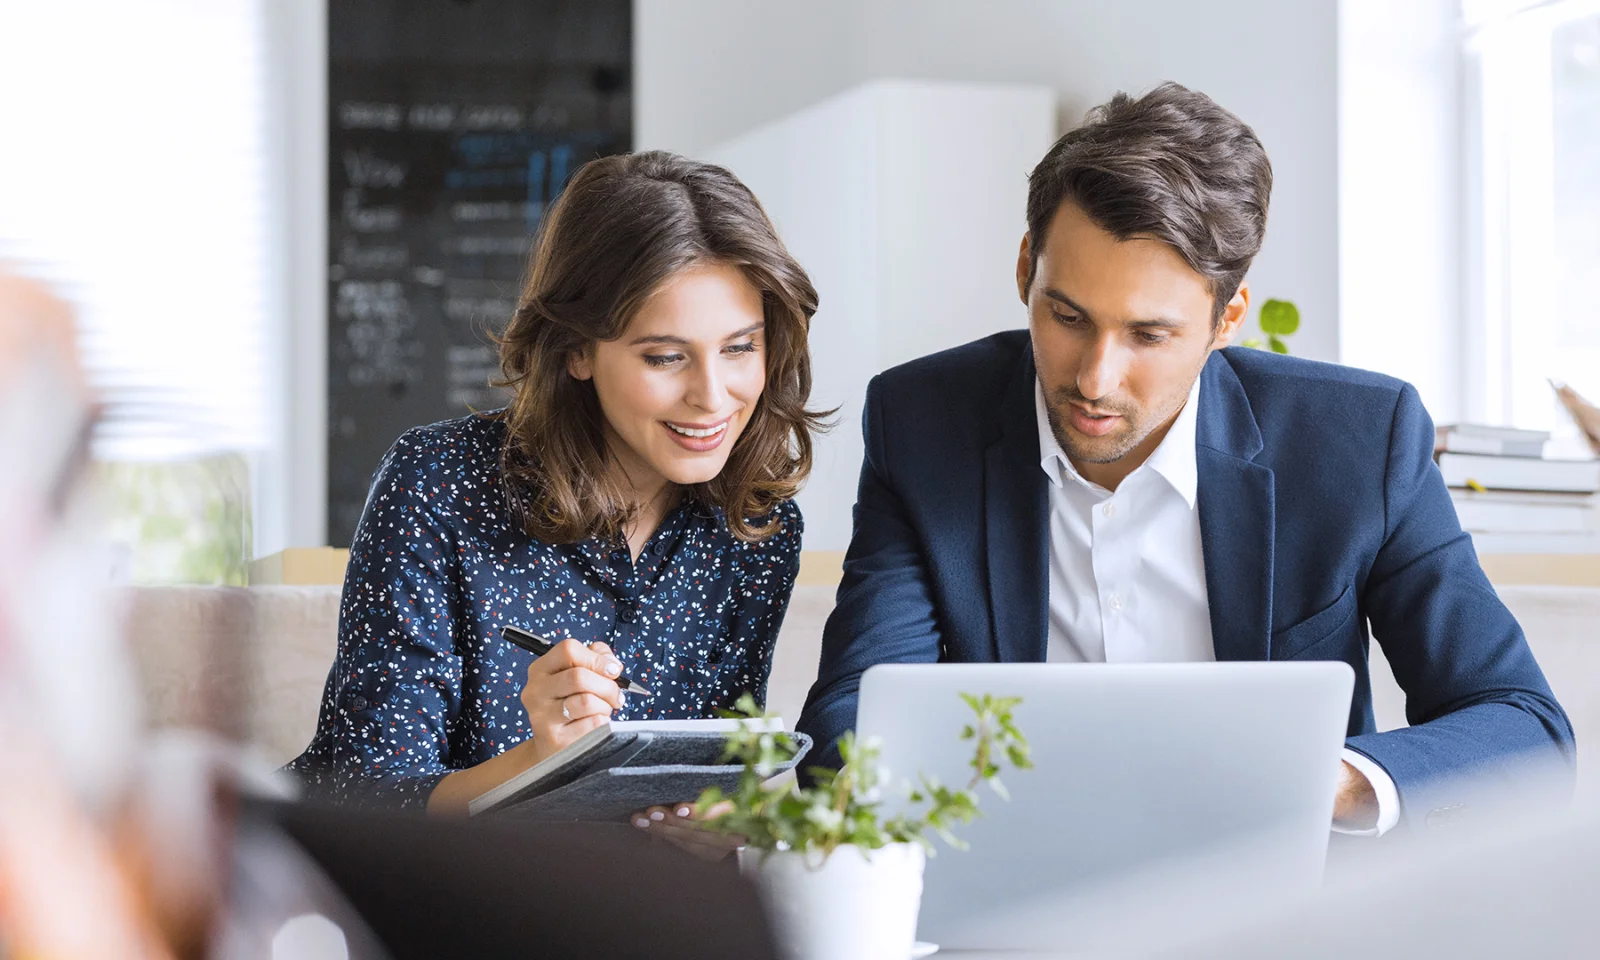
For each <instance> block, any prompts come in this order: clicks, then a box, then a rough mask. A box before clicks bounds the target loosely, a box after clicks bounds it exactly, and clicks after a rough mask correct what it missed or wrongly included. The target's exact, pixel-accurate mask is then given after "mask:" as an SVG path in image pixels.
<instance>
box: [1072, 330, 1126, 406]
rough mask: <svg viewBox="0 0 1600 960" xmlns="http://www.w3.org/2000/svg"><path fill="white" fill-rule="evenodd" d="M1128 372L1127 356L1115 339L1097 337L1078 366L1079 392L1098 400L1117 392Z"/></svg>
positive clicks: (1087, 398)
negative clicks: (1124, 375) (1125, 373)
mask: <svg viewBox="0 0 1600 960" xmlns="http://www.w3.org/2000/svg"><path fill="white" fill-rule="evenodd" d="M1126 370H1127V355H1126V353H1125V351H1124V350H1123V349H1122V348H1121V347H1120V346H1119V345H1118V344H1117V342H1116V339H1115V338H1114V337H1107V336H1100V337H1096V338H1095V341H1094V343H1093V344H1092V345H1090V347H1089V349H1088V352H1086V353H1085V354H1084V355H1083V358H1082V360H1081V361H1080V362H1079V365H1078V379H1077V387H1078V392H1079V393H1080V394H1082V395H1083V398H1084V399H1085V400H1098V399H1100V398H1101V397H1108V396H1110V395H1112V394H1114V393H1116V392H1117V388H1118V387H1120V386H1122V376H1123V373H1124V372H1126Z"/></svg>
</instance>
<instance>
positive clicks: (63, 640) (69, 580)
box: [0, 275, 169, 958]
mask: <svg viewBox="0 0 1600 960" xmlns="http://www.w3.org/2000/svg"><path fill="white" fill-rule="evenodd" d="M92 423H93V408H92V405H91V400H90V397H89V393H88V388H87V385H86V382H85V380H84V377H83V372H82V369H81V368H80V367H79V365H78V362H77V358H76V352H75V349H74V341H73V327H72V319H71V314H70V312H69V311H68V310H67V308H66V307H65V306H64V305H63V304H61V303H60V302H59V301H58V300H56V299H54V298H53V297H51V296H50V295H49V294H48V293H46V292H45V291H44V290H42V289H41V288H39V287H37V286H35V285H33V284H30V283H28V282H26V281H22V280H19V279H16V278H12V277H8V276H5V275H0V450H3V451H4V452H5V454H6V455H5V456H4V457H3V458H0V743H4V744H6V748H7V749H6V763H7V768H8V771H9V774H10V775H9V776H7V777H6V781H5V787H4V789H0V954H4V955H7V956H18V957H52V958H55V957H60V958H76V957H83V958H117V957H164V956H168V955H169V954H168V953H167V951H166V949H165V948H164V946H163V945H162V943H161V941H160V939H159V937H158V936H157V934H156V930H155V926H154V924H153V922H152V921H151V919H150V914H149V913H148V912H147V911H146V910H144V909H143V904H142V903H141V902H140V897H139V895H138V891H137V889H136V887H135V885H133V884H132V883H130V882H129V880H128V878H127V876H126V874H125V873H124V872H123V871H122V870H121V869H120V868H119V866H118V863H117V861H116V858H115V854H114V850H113V844H112V842H111V840H110V838H109V835H108V834H107V833H106V832H105V831H104V830H102V829H100V828H99V826H98V824H97V823H96V817H95V815H96V814H97V813H104V812H105V811H106V809H107V808H109V807H110V806H111V805H112V803H113V801H114V799H115V798H116V796H117V795H118V793H119V792H120V790H121V789H122V787H123V785H124V782H125V780H126V776H127V771H128V762H129V760H130V758H131V757H132V754H133V748H134V747H135V746H136V741H137V737H138V731H139V718H138V713H137V710H136V709H135V704H136V703H137V697H136V696H135V692H134V691H133V690H132V689H131V685H130V682H129V678H130V677H131V676H132V675H133V674H132V671H131V670H130V669H128V665H127V663H126V660H125V657H124V656H122V655H121V652H120V651H119V650H118V649H117V648H116V644H115V643H114V642H113V637H114V631H113V630H112V629H111V618H110V616H109V612H108V611H109V604H108V603H107V598H106V585H105V582H104V581H105V579H106V578H105V577H104V576H103V575H97V574H99V571H97V570H96V569H95V564H94V562H93V560H92V557H93V556H94V551H93V549H92V544H93V543H94V537H93V536H92V535H91V531H92V529H93V528H92V524H91V522H90V521H89V520H88V518H87V516H86V510H85V508H84V506H83V500H82V498H81V497H80V496H79V495H78V493H79V489H80V487H81V485H82V484H81V477H82V475H83V465H84V462H85V458H86V454H87V444H88V433H89V428H90V426H91V425H92ZM102 569H103V568H102Z"/></svg>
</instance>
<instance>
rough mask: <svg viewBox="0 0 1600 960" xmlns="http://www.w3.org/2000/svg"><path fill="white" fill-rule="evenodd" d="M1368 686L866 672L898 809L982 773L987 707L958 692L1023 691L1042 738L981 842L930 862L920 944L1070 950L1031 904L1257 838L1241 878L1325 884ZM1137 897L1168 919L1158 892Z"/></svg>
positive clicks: (1095, 669) (1263, 679) (1284, 677)
mask: <svg viewBox="0 0 1600 960" xmlns="http://www.w3.org/2000/svg"><path fill="white" fill-rule="evenodd" d="M1353 683H1354V674H1353V672H1352V671H1351V669H1350V667H1349V666H1348V665H1346V664H1343V663H1336V662H1315V663H1184V664H1041V663H1028V664H916V665H909V664H907V665H902V664H892V665H890V664H886V665H881V666H876V667H873V668H871V669H869V670H868V671H867V672H866V673H865V674H864V675H863V677H862V679H861V694H860V706H859V708H858V713H857V718H856V730H857V735H858V736H859V737H863V738H864V737H877V738H879V740H881V751H882V753H881V758H882V761H883V763H884V764H885V766H886V767H887V768H888V770H889V772H890V775H891V777H892V778H893V782H894V783H895V784H896V788H894V789H891V796H892V797H895V799H891V800H890V801H889V804H890V805H891V806H893V805H895V804H898V803H901V802H903V801H902V800H901V799H899V798H898V796H896V795H897V794H898V790H899V789H900V788H901V787H902V786H903V785H904V784H906V783H908V782H909V781H910V780H911V779H913V778H915V777H916V775H917V773H918V772H919V771H920V772H922V773H927V774H931V775H933V776H936V777H938V778H939V780H940V781H942V782H943V783H946V784H965V783H966V782H967V781H968V779H969V778H970V776H971V773H972V771H971V769H970V767H969V766H968V764H969V762H970V761H971V758H972V743H971V741H963V740H960V739H959V734H960V731H961V729H962V727H963V726H965V725H967V724H968V723H969V722H970V721H971V719H972V713H971V710H970V709H969V708H968V707H967V705H966V704H965V703H964V702H963V701H962V699H961V697H960V696H959V695H960V694H961V693H972V694H985V693H990V694H995V695H1004V696H1018V697H1021V698H1022V704H1021V706H1019V707H1018V708H1017V709H1016V721H1017V726H1018V727H1019V728H1020V729H1021V731H1022V733H1023V734H1024V735H1025V736H1026V737H1027V738H1028V740H1029V742H1030V744H1031V746H1032V748H1033V760H1034V764H1035V768H1034V769H1033V770H1029V771H1022V772H1012V771H1010V770H1006V771H1005V772H1003V773H1002V774H1001V778H1002V780H1003V782H1004V784H1005V786H1006V787H1007V788H1008V790H1009V792H1010V795H1011V799H1010V801H1009V802H1007V801H1005V800H1002V799H1001V798H1000V797H998V796H995V795H993V794H990V793H988V791H987V790H986V789H985V790H984V791H983V795H982V797H981V801H980V809H982V811H983V815H982V816H981V817H979V818H978V820H976V821H975V822H974V823H972V824H971V825H969V826H967V827H965V828H958V832H959V833H960V835H961V836H962V838H963V839H965V840H967V841H968V842H969V843H970V849H968V850H965V851H960V850H953V849H949V848H943V849H940V850H939V853H938V855H937V856H936V857H934V858H932V859H930V860H929V861H928V868H927V873H926V876H925V879H924V892H923V898H922V912H921V919H920V920H919V923H918V929H917V936H918V939H920V940H926V941H931V942H933V943H937V944H939V945H941V946H942V947H945V948H976V949H991V950H993V949H1006V948H1010V949H1029V948H1038V947H1040V946H1041V945H1042V942H1043V943H1050V944H1054V945H1057V946H1060V945H1062V943H1063V942H1064V941H1063V940H1062V939H1061V936H1062V935H1063V934H1062V932H1061V931H1051V930H1041V929H1040V924H1039V923H1037V922H1034V921H1032V920H1030V921H1026V922H1022V921H1019V920H1018V919H1017V914H1016V911H1017V909H1018V908H1019V906H1020V905H1026V904H1043V905H1045V907H1044V908H1043V909H1042V910H1035V911H1034V914H1033V916H1035V917H1038V916H1044V917H1046V918H1050V917H1053V916H1057V915H1058V913H1057V912H1052V909H1051V908H1050V907H1049V905H1050V904H1051V903H1056V902H1059V903H1067V902H1070V901H1072V900H1074V899H1075V898H1077V899H1079V900H1082V901H1084V902H1092V901H1093V900H1094V898H1095V897H1096V896H1099V895H1101V894H1102V893H1103V891H1105V890H1111V889H1116V888H1117V887H1118V885H1119V884H1121V885H1122V887H1123V888H1124V889H1127V890H1128V891H1129V895H1130V896H1131V897H1134V898H1138V897H1140V896H1141V893H1140V891H1141V889H1143V888H1144V887H1145V886H1147V885H1146V884H1143V883H1141V882H1132V883H1130V882H1129V881H1128V879H1127V878H1129V877H1135V878H1137V877H1139V876H1140V875H1141V872H1145V873H1148V872H1151V871H1156V870H1159V869H1160V868H1162V866H1163V865H1164V864H1171V863H1178V862H1182V861H1186V860H1193V859H1195V858H1199V857H1203V856H1206V855H1207V854H1208V852H1210V851H1225V850H1228V849H1235V848H1236V849H1240V850H1243V849H1245V848H1246V847H1247V846H1248V847H1251V849H1252V850H1254V853H1253V854H1252V858H1251V859H1250V860H1249V862H1248V863H1249V865H1248V867H1247V868H1246V867H1243V866H1242V865H1241V864H1242V863H1243V861H1242V860H1239V859H1237V858H1235V859H1234V860H1230V861H1229V864H1230V868H1231V870H1232V878H1231V882H1235V883H1249V884H1252V885H1260V884H1270V885H1271V886H1272V887H1274V888H1275V889H1280V890H1281V889H1283V888H1285V887H1293V886H1296V885H1303V886H1305V887H1307V888H1314V887H1315V886H1316V884H1317V883H1318V882H1319V881H1320V878H1321V874H1322V868H1323V863H1324V860H1325V858H1326V855H1327V845H1328V833H1329V824H1330V822H1331V819H1332V816H1333V795H1334V790H1335V787H1336V786H1337V780H1338V771H1339V759H1340V751H1341V749H1342V748H1343V744H1344V735H1345V728H1346V724H1347V723H1348V719H1349V711H1350V692H1351V688H1352V686H1353ZM899 796H903V794H900V795H899ZM1263 838H1268V839H1265V840H1264V839H1263ZM935 843H936V844H937V845H939V846H940V847H943V844H942V842H940V841H937V840H936V841H935ZM1263 851H1264V852H1263ZM1241 870H1242V871H1243V872H1244V873H1245V874H1246V875H1245V876H1240V872H1241ZM1180 899H1181V897H1180ZM1129 906H1131V907H1132V908H1133V909H1132V913H1131V914H1130V915H1133V916H1139V917H1142V918H1144V919H1145V920H1147V921H1149V922H1152V923H1159V922H1160V921H1161V918H1160V917H1158V916H1152V915H1151V913H1152V912H1154V911H1155V905H1154V904H1153V903H1146V902H1135V903H1133V904H1131V905H1129ZM1095 912H1096V913H1097V914H1100V915H1105V914H1106V913H1107V910H1105V909H1101V908H1099V907H1097V908H1095ZM1047 925H1048V920H1047ZM1066 939H1067V941H1070V940H1071V939H1072V938H1071V937H1070V936H1067V938H1066Z"/></svg>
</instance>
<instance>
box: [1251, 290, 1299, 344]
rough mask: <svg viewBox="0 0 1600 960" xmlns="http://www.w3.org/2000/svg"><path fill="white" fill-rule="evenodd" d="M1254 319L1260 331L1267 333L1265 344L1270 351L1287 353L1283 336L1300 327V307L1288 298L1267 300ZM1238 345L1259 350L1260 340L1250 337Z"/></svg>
mask: <svg viewBox="0 0 1600 960" xmlns="http://www.w3.org/2000/svg"><path fill="white" fill-rule="evenodd" d="M1256 320H1257V323H1259V324H1260V326H1261V332H1262V333H1264V334H1266V335H1267V346H1268V347H1269V348H1270V349H1271V350H1272V352H1273V353H1288V352H1289V345H1288V344H1287V343H1284V342H1283V338H1284V337H1287V336H1289V335H1290V334H1292V333H1294V332H1295V331H1296V330H1299V329H1300V308H1299V307H1297V306H1295V305H1294V302H1293V301H1290V300H1268V301H1267V302H1266V303H1263V304H1262V305H1261V315H1260V316H1259V317H1257V318H1256ZM1239 346H1241V347H1254V348H1255V349H1257V350H1259V349H1261V341H1260V340H1258V339H1255V338H1251V339H1249V340H1245V341H1244V342H1242V343H1240V344H1239Z"/></svg>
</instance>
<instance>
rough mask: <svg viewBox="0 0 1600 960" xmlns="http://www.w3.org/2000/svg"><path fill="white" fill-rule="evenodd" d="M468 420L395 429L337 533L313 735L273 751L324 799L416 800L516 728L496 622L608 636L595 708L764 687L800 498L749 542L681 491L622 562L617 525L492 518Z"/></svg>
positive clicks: (476, 435) (520, 658)
mask: <svg viewBox="0 0 1600 960" xmlns="http://www.w3.org/2000/svg"><path fill="white" fill-rule="evenodd" d="M504 437H505V425H504V424H503V423H502V422H500V421H498V420H495V419H491V418H490V417H484V416H471V417H464V418H461V419H459V420H447V421H444V422H443V423H436V424H433V425H432V426H428V427H418V428H416V429H413V430H410V431H408V432H407V433H406V434H405V435H404V436H402V437H401V438H400V439H399V440H398V441H396V442H395V445H394V446H393V447H392V448H390V450H389V453H388V454H387V455H386V456H385V457H384V459H383V463H382V465H381V466H380V467H379V468H378V472H377V475H376V476H375V477H374V479H373V484H372V489H371V491H370V492H369V493H368V496H367V506H366V510H365V512H364V513H363V514H362V517H361V523H360V525H359V526H358V527H357V529H356V534H355V539H354V542H353V543H352V544H351V547H350V565H349V568H348V569H347V571H346V573H345V581H344V595H343V598H342V600H341V603H340V609H339V648H338V653H337V655H336V658H335V660H334V663H333V668H332V669H331V670H329V671H328V682H327V686H326V688H325V689H324V691H323V695H322V708H321V714H320V716H319V717H318V720H317V732H316V736H315V738H314V739H313V740H312V741H311V745H310V746H309V747H308V748H306V751H305V753H303V754H301V755H300V757H299V758H297V759H296V760H294V761H293V762H292V763H291V764H290V767H289V768H290V769H291V770H293V771H295V772H297V773H299V774H300V775H301V776H302V778H304V779H305V780H307V781H308V783H309V785H310V786H311V787H312V788H313V790H315V791H316V792H319V793H321V794H324V795H325V796H328V797H330V798H332V799H335V800H341V801H359V802H373V801H376V802H381V803H384V804H398V805H402V806H408V805H421V804H425V803H426V802H427V799H428V794H429V793H431V792H432V790H433V788H434V786H435V785H436V784H437V783H438V782H439V781H440V780H441V779H443V778H444V776H445V775H446V774H448V773H450V772H451V771H453V770H459V769H463V768H466V767H471V766H475V765H476V764H479V763H482V762H483V761H485V760H488V759H489V758H491V757H493V756H495V755H497V754H499V753H500V752H502V751H504V750H506V749H507V748H509V747H512V746H515V745H516V744H518V743H520V742H522V741H523V740H525V739H527V737H528V717H527V712H526V711H525V710H524V709H523V706H522V701H521V699H520V694H521V692H522V687H523V684H524V682H525V681H526V680H527V675H528V664H529V663H530V662H531V661H532V659H533V655H532V654H530V653H528V652H526V651H524V650H522V649H520V648H518V647H514V646H512V645H511V644H509V643H507V642H505V641H504V640H502V639H501V638H500V629H501V628H502V627H504V626H506V625H507V624H515V625H517V626H520V627H524V628H526V629H528V630H532V631H533V632H535V633H538V634H541V635H543V636H547V637H550V638H552V639H564V638H567V637H572V638H574V639H577V640H581V641H584V642H586V643H591V642H594V641H597V640H600V641H604V642H606V643H608V644H610V645H611V647H612V648H613V650H614V651H615V652H616V655H617V657H618V658H620V659H621V660H622V662H623V665H624V671H625V672H626V673H627V675H628V676H629V677H631V678H632V679H634V680H637V681H639V682H640V683H642V684H643V685H644V686H646V687H648V688H650V689H651V690H652V691H653V692H654V693H653V696H648V697H646V696H640V695H633V694H630V695H628V696H627V697H624V698H623V707H622V708H621V709H620V710H619V711H617V712H616V713H614V714H613V717H614V718H615V719H625V720H645V719H681V718H690V717H709V716H714V715H715V711H716V710H717V708H719V707H727V706H731V705H732V704H733V702H734V701H735V700H737V699H738V697H739V696H740V694H742V693H744V692H746V691H749V692H751V693H753V694H755V696H756V699H757V700H758V701H764V700H765V697H766V686H767V673H768V671H769V669H770V668H771V664H772V648H773V644H774V642H775V641H776V640H777V636H778V628H779V626H780V625H781V624H782V622H783V615H784V610H785V609H786V607H787V606H788V602H789V594H790V591H791V590H792V589H793V587H794V579H795V574H796V572H797V571H798V569H799V564H800V534H801V526H802V524H801V519H800V511H799V509H798V508H797V507H796V506H795V505H794V503H793V502H792V501H786V502H784V503H783V504H781V505H779V507H778V508H777V510H776V511H775V519H776V522H778V523H779V524H780V527H779V530H778V532H777V533H775V534H774V535H773V536H771V537H770V538H768V539H767V540H766V541H764V542H761V543H744V542H741V541H739V540H736V539H735V538H734V537H733V535H732V534H730V533H729V532H728V528H727V525H726V523H725V522H724V521H723V519H722V516H721V513H720V510H713V509H709V508H706V507H704V506H701V505H699V504H697V503H694V502H692V501H687V500H686V501H685V502H684V503H683V504H682V505H680V506H679V507H678V508H677V509H675V510H674V511H672V512H671V513H669V514H668V515H667V517H666V518H665V519H664V520H663V521H662V523H661V526H660V528H659V529H657V530H656V532H655V534H654V535H653V536H652V537H651V538H650V540H649V542H648V543H646V545H645V547H644V550H643V551H642V552H641V553H640V555H639V559H638V562H637V563H635V562H634V561H633V559H632V557H631V556H630V555H629V552H628V548H627V545H626V544H624V543H622V542H620V541H618V542H616V543H604V542H600V541H594V540H590V541H584V542H581V543H576V544H566V545H563V544H551V543H544V542H542V541H540V540H537V539H534V538H532V537H530V536H529V535H528V534H527V533H525V532H524V531H523V530H522V529H521V528H520V527H518V526H517V525H516V524H515V523H514V522H513V521H512V520H511V518H510V516H509V512H508V510H507V507H506V501H505V496H504V493H503V492H502V489H501V486H500V471H499V467H498V458H499V453H500V446H501V443H502V441H503V440H504Z"/></svg>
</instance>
